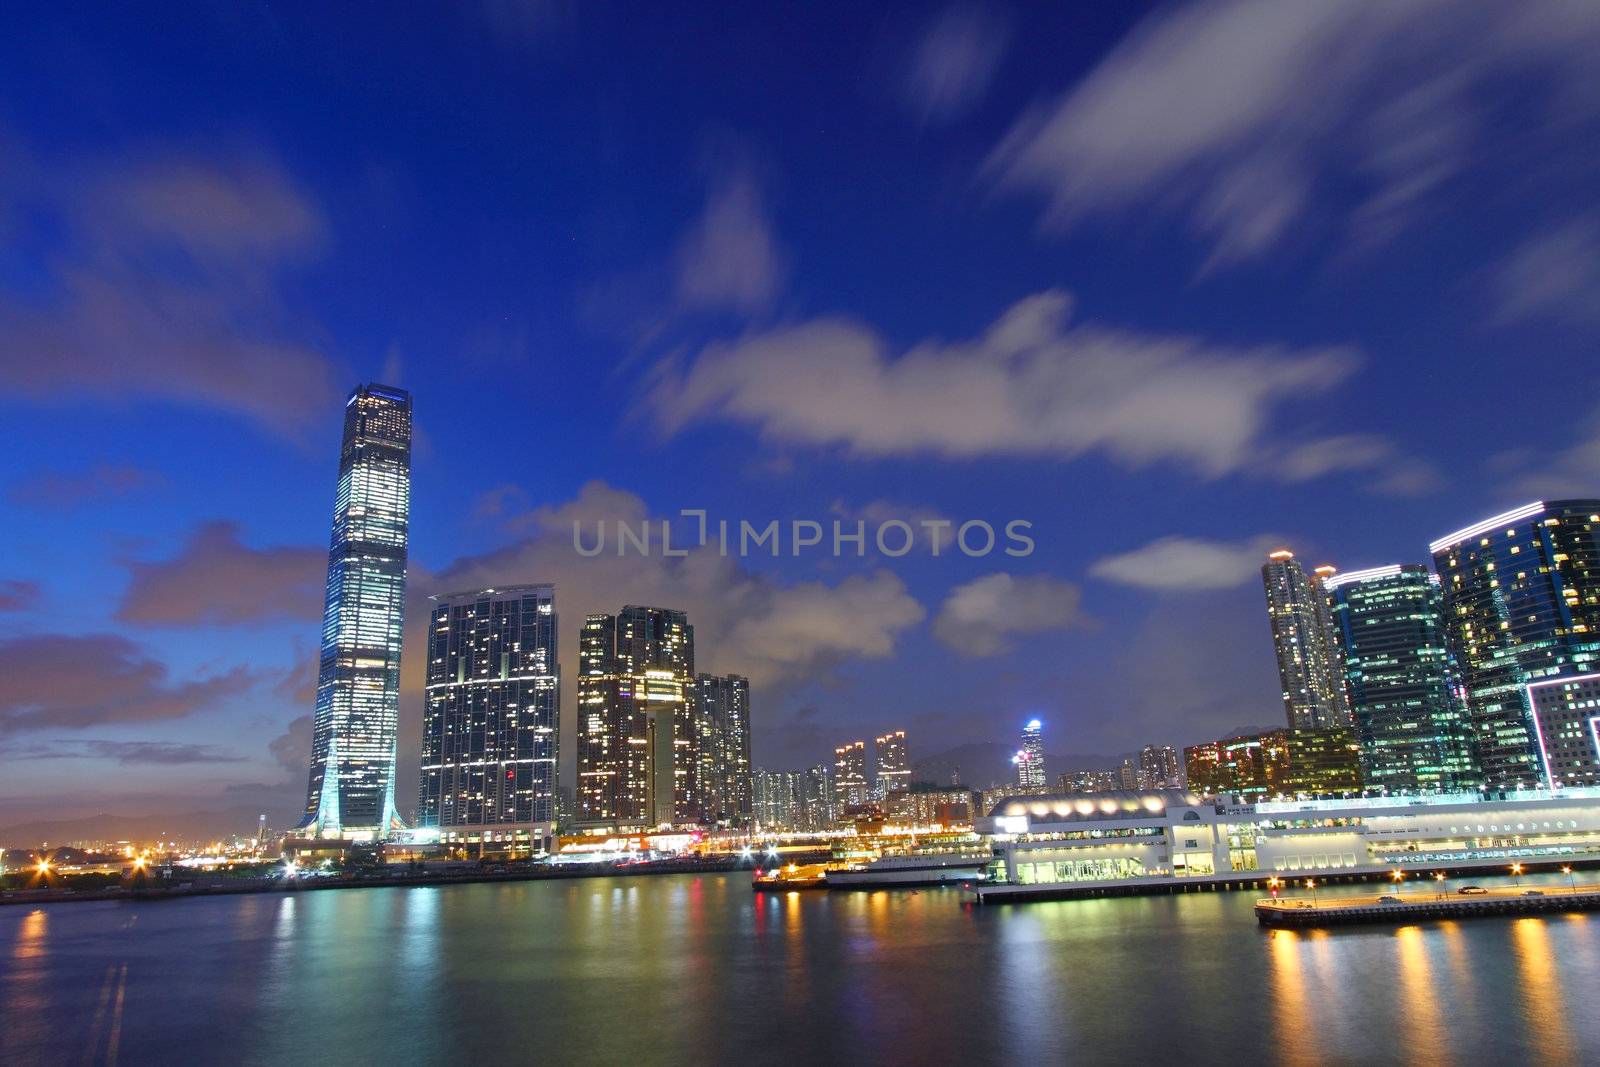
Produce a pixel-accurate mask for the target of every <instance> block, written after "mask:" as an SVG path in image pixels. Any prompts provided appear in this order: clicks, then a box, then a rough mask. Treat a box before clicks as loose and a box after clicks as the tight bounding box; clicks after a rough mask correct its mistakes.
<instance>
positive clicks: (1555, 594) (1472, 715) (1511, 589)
mask: <svg viewBox="0 0 1600 1067" xmlns="http://www.w3.org/2000/svg"><path fill="white" fill-rule="evenodd" d="M1429 548H1430V549H1431V550H1432V552H1433V567H1434V570H1436V571H1437V572H1438V573H1439V579H1440V582H1441V592H1442V593H1443V594H1444V610H1445V624H1446V635H1447V637H1448V639H1449V642H1450V648H1451V651H1452V652H1453V653H1454V654H1455V659H1456V663H1457V665H1458V667H1459V668H1460V671H1461V678H1462V681H1463V683H1464V684H1465V686H1466V700H1467V713H1468V717H1469V719H1470V720H1471V723H1472V731H1473V740H1474V742H1475V744H1476V748H1477V757H1478V763H1479V767H1480V769H1481V770H1482V772H1483V776H1484V779H1485V781H1486V783H1487V784H1488V785H1490V786H1493V787H1497V788H1508V787H1515V786H1518V785H1522V786H1528V787H1532V786H1535V785H1538V784H1539V782H1540V781H1541V780H1542V779H1543V777H1544V769H1543V768H1542V767H1541V766H1540V760H1539V754H1538V741H1537V736H1536V731H1535V727H1534V720H1533V709H1532V707H1531V706H1530V702H1529V696H1528V685H1529V683H1531V682H1537V681H1540V680H1542V679H1546V678H1554V677H1557V676H1562V675H1578V674H1584V673H1589V672H1593V671H1594V670H1595V669H1596V668H1597V667H1600V499H1584V500H1551V501H1545V502H1540V503H1533V504H1528V505H1525V506H1523V507H1520V508H1515V509H1513V510H1511V511H1507V512H1504V513H1502V514H1500V515H1495V516H1492V517H1491V518H1487V519H1484V520H1483V521H1482V522H1478V523H1474V524H1473V525H1471V526H1468V527H1465V528H1463V529H1460V530H1457V531H1456V532H1455V533H1452V534H1450V535H1449V536H1447V537H1443V538H1440V539H1439V540H1437V541H1435V542H1433V544H1431V545H1430V546H1429Z"/></svg>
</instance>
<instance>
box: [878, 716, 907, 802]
mask: <svg viewBox="0 0 1600 1067" xmlns="http://www.w3.org/2000/svg"><path fill="white" fill-rule="evenodd" d="M873 747H874V750H875V751H876V753H877V757H878V782H877V785H876V787H875V789H876V792H877V794H878V797H879V799H882V798H883V797H886V796H888V795H889V794H890V793H891V792H893V791H894V790H896V789H904V788H905V787H906V786H908V785H910V784H911V750H910V749H909V748H908V747H907V746H906V732H905V731H904V730H895V731H894V732H892V733H887V734H884V735H883V736H882V737H879V738H877V739H876V740H875V741H874V742H873Z"/></svg>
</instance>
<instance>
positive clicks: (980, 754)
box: [911, 741, 1122, 789]
mask: <svg viewBox="0 0 1600 1067" xmlns="http://www.w3.org/2000/svg"><path fill="white" fill-rule="evenodd" d="M1016 753H1017V746H1016V745H1002V744H1000V743H999V742H997V741H978V742H974V743H972V744H968V745H957V746H956V747H955V748H952V749H949V750H947V751H944V752H940V753H939V754H938V755H936V756H928V757H927V758H925V759H920V760H913V761H912V763H911V775H912V777H913V778H914V779H915V780H917V781H919V782H933V783H934V784H936V785H948V784H950V778H951V774H952V773H953V772H956V771H959V772H960V774H961V784H962V785H966V786H971V787H972V788H974V789H988V788H989V787H990V786H996V785H1003V784H1006V783H1008V782H1015V781H1016V780H1017V769H1016V768H1015V767H1013V766H1012V765H1011V757H1012V756H1014V755H1016ZM1121 761H1122V757H1121V756H1107V755H1103V754H1099V753H1083V752H1046V753H1045V756H1044V768H1045V773H1046V775H1048V776H1049V780H1050V783H1051V784H1052V785H1054V784H1055V779H1056V775H1058V774H1060V773H1061V772H1062V771H1080V770H1109V769H1110V768H1112V767H1115V766H1117V764H1118V763H1120V762H1121Z"/></svg>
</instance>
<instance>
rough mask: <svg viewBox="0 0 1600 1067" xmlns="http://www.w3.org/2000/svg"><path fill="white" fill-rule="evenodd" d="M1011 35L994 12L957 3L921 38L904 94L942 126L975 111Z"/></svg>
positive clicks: (908, 101)
mask: <svg viewBox="0 0 1600 1067" xmlns="http://www.w3.org/2000/svg"><path fill="white" fill-rule="evenodd" d="M1010 37H1011V26H1010V23H1009V22H1008V21H1007V20H1005V19H1004V18H1002V17H1001V16H1000V15H999V14H998V13H997V12H996V10H995V9H993V8H989V9H986V8H982V7H978V6H965V5H957V6H953V7H950V8H947V9H946V10H945V11H944V12H942V13H941V14H939V15H938V16H937V17H936V18H934V19H933V21H932V22H930V23H928V25H927V27H926V28H925V29H924V30H923V31H922V33H921V34H920V35H919V36H918V37H917V41H916V45H915V47H914V48H913V49H912V50H911V55H910V58H909V61H908V62H907V64H906V69H905V75H904V79H903V81H902V84H901V92H902V94H903V96H904V98H905V103H906V106H907V107H908V108H910V109H911V110H912V112H913V113H915V114H916V115H917V117H918V118H920V119H921V120H922V121H923V122H942V121H946V120H949V119H953V118H956V117H957V116H959V115H961V114H963V113H965V112H966V111H968V110H970V109H971V108H972V107H973V106H974V105H976V104H977V103H978V101H980V100H981V99H982V98H983V95H984V93H985V92H987V91H988V88H989V83H990V82H991V81H992V80H993V79H994V75H995V72H996V70H998V69H999V66H1000V60H1001V59H1002V58H1003V57H1004V55H1005V51H1006V44H1007V43H1008V41H1009V40H1010Z"/></svg>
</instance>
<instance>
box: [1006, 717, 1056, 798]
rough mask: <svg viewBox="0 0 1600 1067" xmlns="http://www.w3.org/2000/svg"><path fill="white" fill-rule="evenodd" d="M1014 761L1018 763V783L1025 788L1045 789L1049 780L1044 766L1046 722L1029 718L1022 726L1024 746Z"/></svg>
mask: <svg viewBox="0 0 1600 1067" xmlns="http://www.w3.org/2000/svg"><path fill="white" fill-rule="evenodd" d="M1012 762H1014V763H1015V764H1016V765H1017V784H1018V785H1019V786H1021V787H1022V788H1023V789H1041V790H1042V789H1043V788H1044V787H1045V783H1046V782H1047V781H1048V775H1047V774H1046V771H1045V766H1044V723H1042V722H1040V721H1039V720H1038V719H1029V720H1028V724H1027V725H1026V726H1024V727H1023V728H1022V748H1021V749H1019V750H1018V752H1017V754H1016V756H1015V757H1013V759H1012Z"/></svg>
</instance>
